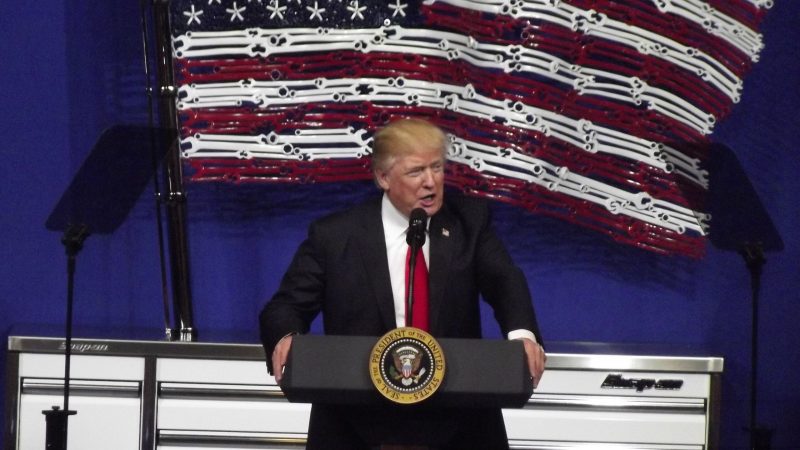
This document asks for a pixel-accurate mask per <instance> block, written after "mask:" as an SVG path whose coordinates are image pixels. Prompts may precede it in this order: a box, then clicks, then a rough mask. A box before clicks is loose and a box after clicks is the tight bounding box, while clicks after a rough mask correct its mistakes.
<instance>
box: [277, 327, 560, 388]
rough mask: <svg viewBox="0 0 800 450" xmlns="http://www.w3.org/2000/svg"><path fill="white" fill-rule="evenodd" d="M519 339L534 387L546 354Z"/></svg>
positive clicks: (540, 377)
mask: <svg viewBox="0 0 800 450" xmlns="http://www.w3.org/2000/svg"><path fill="white" fill-rule="evenodd" d="M519 340H521V341H522V343H523V345H524V346H525V358H526V359H527V361H528V370H530V372H531V376H532V377H533V388H534V389H536V386H538V385H539V381H540V380H541V379H542V374H543V373H544V363H545V361H547V355H545V354H544V349H543V348H542V346H541V345H539V344H537V343H536V342H533V341H532V340H530V339H526V338H520V339H519ZM273 361H274V360H273Z"/></svg>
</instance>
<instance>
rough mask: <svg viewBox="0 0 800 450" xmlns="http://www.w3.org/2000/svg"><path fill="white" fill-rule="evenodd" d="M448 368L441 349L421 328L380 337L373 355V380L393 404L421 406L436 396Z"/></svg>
mask: <svg viewBox="0 0 800 450" xmlns="http://www.w3.org/2000/svg"><path fill="white" fill-rule="evenodd" d="M445 368H446V365H445V359H444V353H443V352H442V346H441V345H439V342H437V341H436V339H434V338H433V336H431V335H430V334H428V333H427V332H425V331H423V330H420V329H419V328H413V327H403V328H395V329H394V330H392V331H390V332H388V333H386V334H384V335H383V336H381V337H380V338H379V339H378V342H377V343H376V344H375V346H374V347H373V348H372V352H370V358H369V375H370V379H372V383H373V384H374V385H375V388H376V389H377V390H378V392H380V393H381V395H383V396H384V397H386V398H387V399H389V400H390V401H392V402H394V403H400V404H406V405H407V404H413V403H419V402H421V401H423V400H425V399H427V398H428V397H430V396H431V395H433V394H434V393H435V392H436V391H437V390H438V389H439V386H441V384H442V381H443V380H444V374H445Z"/></svg>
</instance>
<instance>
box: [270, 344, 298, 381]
mask: <svg viewBox="0 0 800 450" xmlns="http://www.w3.org/2000/svg"><path fill="white" fill-rule="evenodd" d="M292 336H293V335H292V334H290V335H288V336H284V337H283V338H282V339H281V340H280V341H278V345H276V346H275V350H273V351H272V371H273V372H274V374H275V381H276V382H277V383H278V384H280V383H281V378H283V367H284V366H285V365H286V358H287V357H288V356H289V349H290V348H291V347H292Z"/></svg>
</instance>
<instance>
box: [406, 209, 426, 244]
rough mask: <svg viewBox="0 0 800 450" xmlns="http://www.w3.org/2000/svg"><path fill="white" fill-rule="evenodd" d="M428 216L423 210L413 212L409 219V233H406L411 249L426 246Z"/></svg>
mask: <svg viewBox="0 0 800 450" xmlns="http://www.w3.org/2000/svg"><path fill="white" fill-rule="evenodd" d="M427 221H428V214H427V213H426V212H425V210H424V209H422V208H416V209H414V210H413V211H411V217H409V219H408V232H407V233H406V243H407V244H408V245H409V246H411V248H420V247H422V246H423V245H425V228H426V227H427V225H428V224H427Z"/></svg>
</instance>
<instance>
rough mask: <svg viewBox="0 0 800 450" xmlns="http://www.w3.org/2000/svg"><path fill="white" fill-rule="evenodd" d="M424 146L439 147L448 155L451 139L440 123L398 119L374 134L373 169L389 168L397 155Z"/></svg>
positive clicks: (427, 148)
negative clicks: (449, 139)
mask: <svg viewBox="0 0 800 450" xmlns="http://www.w3.org/2000/svg"><path fill="white" fill-rule="evenodd" d="M420 149H426V150H431V149H438V150H441V152H442V158H446V157H447V138H446V136H445V134H444V132H443V131H442V130H441V129H440V128H439V127H437V126H436V125H434V124H432V123H430V122H428V121H425V120H422V119H398V120H395V121H393V122H391V123H389V124H388V125H386V126H384V127H383V128H381V129H380V130H378V131H377V132H376V133H375V134H374V135H373V136H372V171H373V172H376V171H386V170H389V168H390V167H392V164H394V160H395V158H397V157H398V156H401V155H405V154H409V153H412V152H414V151H417V150H420Z"/></svg>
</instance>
